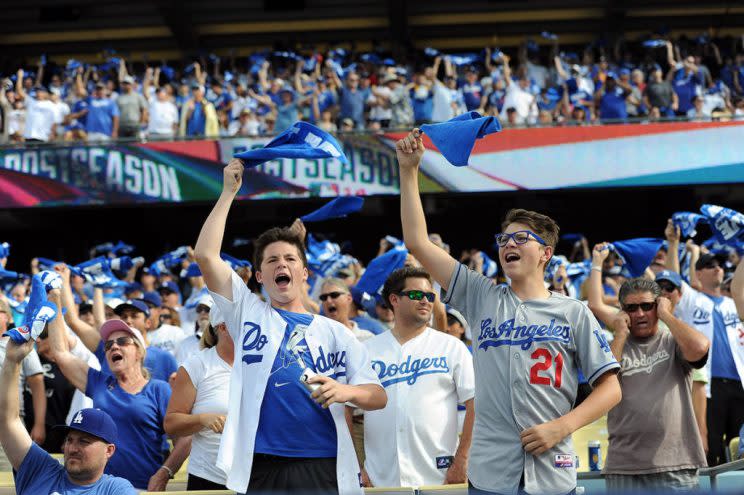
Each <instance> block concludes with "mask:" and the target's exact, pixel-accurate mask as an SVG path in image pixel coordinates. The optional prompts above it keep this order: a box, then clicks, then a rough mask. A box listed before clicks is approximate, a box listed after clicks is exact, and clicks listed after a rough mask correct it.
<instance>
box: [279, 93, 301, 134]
mask: <svg viewBox="0 0 744 495" xmlns="http://www.w3.org/2000/svg"><path fill="white" fill-rule="evenodd" d="M295 122H297V103H296V102H294V101H292V102H290V103H288V104H286V105H285V104H283V103H282V104H281V105H279V106H278V107H276V123H275V124H274V130H275V131H276V132H284V131H286V130H287V129H289V128H290V127H292V124H294V123H295Z"/></svg>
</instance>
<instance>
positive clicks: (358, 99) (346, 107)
mask: <svg viewBox="0 0 744 495" xmlns="http://www.w3.org/2000/svg"><path fill="white" fill-rule="evenodd" d="M339 92H340V98H341V113H340V114H339V117H340V118H342V119H346V118H349V119H351V120H353V121H354V123H355V124H356V125H357V126H359V125H361V124H364V104H365V103H366V101H367V98H368V97H369V90H362V89H359V88H357V89H356V91H351V90H349V89H346V88H341V89H340V90H339Z"/></svg>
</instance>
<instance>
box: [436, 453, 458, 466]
mask: <svg viewBox="0 0 744 495" xmlns="http://www.w3.org/2000/svg"><path fill="white" fill-rule="evenodd" d="M454 460H455V458H454V457H453V456H451V455H448V456H442V457H437V469H446V468H448V467H450V466H451V465H452V462H453V461H454Z"/></svg>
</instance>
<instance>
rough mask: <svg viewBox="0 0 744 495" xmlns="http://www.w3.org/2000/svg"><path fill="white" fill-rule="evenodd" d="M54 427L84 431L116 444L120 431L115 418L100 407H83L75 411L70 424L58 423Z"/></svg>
mask: <svg viewBox="0 0 744 495" xmlns="http://www.w3.org/2000/svg"><path fill="white" fill-rule="evenodd" d="M54 429H59V430H63V431H70V430H75V431H82V432H83V433H87V434H89V435H93V436H94V437H98V438H100V439H101V440H103V441H104V442H107V443H113V444H114V445H116V442H117V441H118V440H119V431H118V430H117V429H116V424H115V423H114V420H113V419H111V416H109V415H108V413H106V412H105V411H101V410H100V409H94V408H88V409H81V410H79V411H78V412H76V413H75V415H74V416H73V417H72V421H70V424H69V425H56V426H55V427H54Z"/></svg>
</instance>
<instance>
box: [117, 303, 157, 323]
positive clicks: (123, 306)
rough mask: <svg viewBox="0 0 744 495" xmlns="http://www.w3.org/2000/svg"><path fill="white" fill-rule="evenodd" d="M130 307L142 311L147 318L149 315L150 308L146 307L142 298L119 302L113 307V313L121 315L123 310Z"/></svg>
mask: <svg viewBox="0 0 744 495" xmlns="http://www.w3.org/2000/svg"><path fill="white" fill-rule="evenodd" d="M130 308H133V309H135V310H137V311H142V312H143V313H145V316H147V317H148V318H149V316H150V308H149V307H147V304H146V303H145V301H143V300H142V299H129V300H128V301H125V302H123V303H121V304H119V305H118V306H117V307H116V308H114V314H116V315H117V316H121V313H122V312H124V310H126V309H130Z"/></svg>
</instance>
